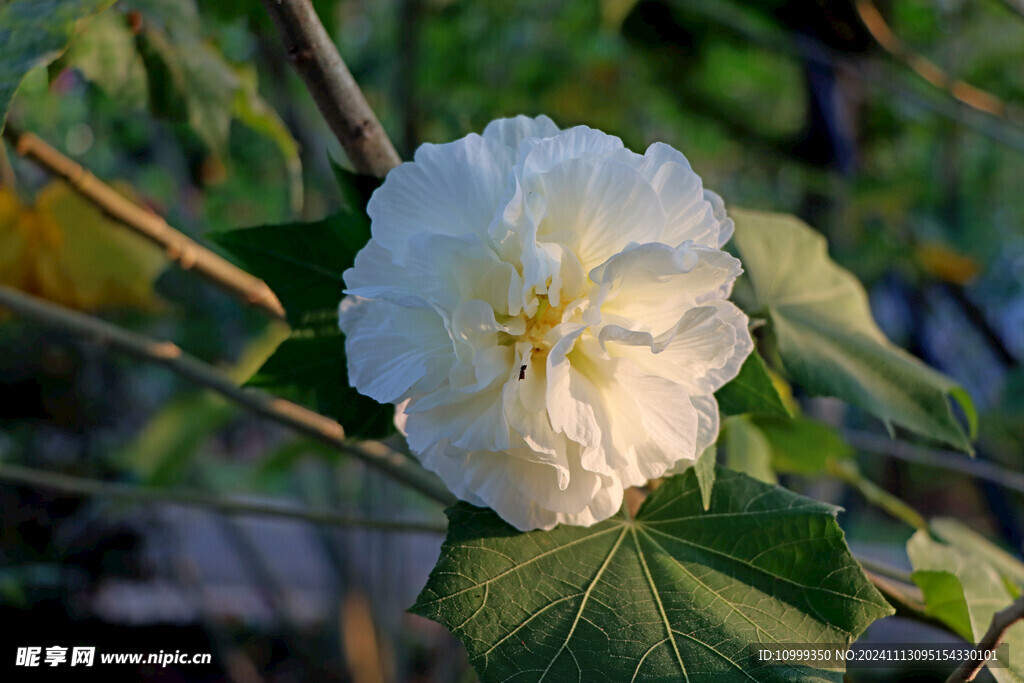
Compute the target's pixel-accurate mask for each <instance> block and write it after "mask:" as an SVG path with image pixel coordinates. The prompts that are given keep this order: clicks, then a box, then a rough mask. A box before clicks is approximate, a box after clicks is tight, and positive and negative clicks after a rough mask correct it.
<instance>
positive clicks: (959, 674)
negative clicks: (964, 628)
mask: <svg viewBox="0 0 1024 683" xmlns="http://www.w3.org/2000/svg"><path fill="white" fill-rule="evenodd" d="M1021 619H1024V596H1022V597H1019V598H1017V599H1016V600H1015V601H1014V602H1013V603H1012V604H1011V605H1010V606H1009V607H1006V608H1004V609H1001V610H999V611H998V612H996V613H995V614H993V615H992V623H991V624H990V625H989V627H988V630H987V631H985V635H983V636H982V637H981V640H979V641H978V644H977V645H976V646H975V648H974V649H975V650H977V651H978V652H987V651H989V650H993V649H995V647H996V646H997V645H999V643H1001V642H1002V641H1003V638H1005V637H1006V632H1007V631H1008V630H1010V627H1011V626H1013V625H1014V624H1016V623H1017V622H1018V621H1020V620H1021ZM983 666H985V659H984V658H979V659H977V660H971V659H967V660H964V662H963V663H962V664H960V666H958V667H957V668H956V670H955V671H954V672H953V673H952V674H951V675H950V676H949V678H947V679H946V683H957V681H973V680H974V677H975V676H977V675H978V672H979V671H981V667H983Z"/></svg>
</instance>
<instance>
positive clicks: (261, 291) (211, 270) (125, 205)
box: [3, 123, 284, 319]
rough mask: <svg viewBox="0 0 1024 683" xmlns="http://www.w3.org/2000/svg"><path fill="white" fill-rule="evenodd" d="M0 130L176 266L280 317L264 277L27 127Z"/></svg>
mask: <svg viewBox="0 0 1024 683" xmlns="http://www.w3.org/2000/svg"><path fill="white" fill-rule="evenodd" d="M3 134H4V137H5V138H7V139H8V140H9V141H10V143H11V145H12V146H13V147H14V150H15V152H17V154H18V155H20V156H23V157H27V158H29V159H32V160H33V161H35V162H36V163H38V164H39V165H40V166H42V167H43V168H45V169H46V170H47V171H48V172H50V173H51V174H53V175H55V176H57V177H59V178H61V179H63V180H64V181H66V182H67V183H68V184H69V185H71V187H72V188H73V189H74V190H75V191H76V192H78V193H79V194H80V195H82V196H83V197H85V198H86V199H88V200H89V201H91V202H92V203H93V204H95V205H96V206H98V207H99V208H100V209H101V210H102V211H103V212H104V213H106V214H107V215H108V216H110V217H111V218H112V219H114V220H115V221H117V222H118V223H120V224H122V225H124V226H125V227H127V228H129V229H130V230H132V231H133V232H135V233H137V234H139V235H142V236H143V237H145V238H146V239H148V240H150V241H151V242H153V243H155V244H156V245H157V246H159V247H161V248H162V249H163V250H164V252H165V253H166V254H167V257H168V258H169V259H171V261H173V262H174V263H176V264H177V265H178V266H180V267H181V268H183V269H185V270H194V271H195V272H197V273H199V274H200V275H202V276H204V277H205V278H207V279H208V280H210V281H211V282H213V283H215V284H217V285H218V286H220V287H222V288H223V289H225V290H227V291H228V292H231V293H232V294H234V295H236V296H238V297H239V298H241V299H242V300H243V301H245V302H246V303H247V304H249V305H251V306H255V307H256V308H259V309H260V310H262V311H264V312H266V313H268V314H270V315H271V316H273V317H275V318H280V319H284V307H282V306H281V302H280V301H278V299H277V295H275V294H274V292H273V291H272V290H271V289H270V287H269V286H267V283H265V282H264V281H263V280H260V279H259V278H257V277H254V276H253V275H250V274H249V273H247V272H245V271H244V270H242V269H241V268H238V267H237V266H235V265H234V264H232V263H231V262H230V261H227V260H226V259H224V258H222V257H220V256H218V255H217V254H215V253H214V252H212V251H210V250H209V249H207V248H206V247H204V246H202V245H201V244H199V243H198V242H196V241H195V240H193V239H192V238H190V237H188V236H187V235H185V234H183V233H181V232H179V231H178V230H175V229H174V228H172V227H171V226H170V225H168V223H167V221H165V220H164V219H163V218H161V217H160V216H158V215H156V214H155V213H152V212H150V211H147V210H146V209H144V208H142V207H141V206H139V205H137V204H135V203H134V202H131V201H129V200H128V199H126V198H125V197H124V196H123V195H121V194H120V193H118V192H117V191H116V190H114V189H113V188H111V187H110V186H109V185H107V184H105V183H104V182H103V181H101V180H100V179H99V178H97V177H96V176H94V175H93V174H92V173H90V172H89V171H88V170H86V169H84V168H82V167H81V166H80V165H78V164H77V163H75V162H74V161H72V160H71V159H69V158H68V157H66V156H64V155H63V154H61V153H60V152H59V151H58V150H56V149H54V148H53V147H51V146H50V145H48V144H47V143H46V142H44V141H43V140H42V139H40V138H39V137H37V136H35V135H33V134H32V133H22V132H19V131H18V130H17V129H16V128H15V127H13V126H12V125H11V124H10V123H8V124H7V127H6V128H5V129H4V133H3Z"/></svg>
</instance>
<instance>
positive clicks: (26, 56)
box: [0, 0, 114, 130]
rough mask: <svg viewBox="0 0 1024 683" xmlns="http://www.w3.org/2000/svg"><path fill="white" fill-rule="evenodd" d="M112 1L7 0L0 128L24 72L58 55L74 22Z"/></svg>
mask: <svg viewBox="0 0 1024 683" xmlns="http://www.w3.org/2000/svg"><path fill="white" fill-rule="evenodd" d="M112 4H114V0H10V2H8V3H7V4H6V5H3V6H2V7H0V46H2V47H0V130H3V127H4V124H5V123H6V121H7V111H8V109H10V106H11V99H12V98H13V97H14V93H15V91H17V89H18V86H19V85H21V81H22V79H24V78H25V74H27V73H28V72H29V71H31V70H32V69H33V68H35V67H37V66H45V65H47V64H49V63H50V62H52V61H53V60H55V59H56V58H57V57H59V56H60V54H61V53H62V52H64V50H65V49H66V48H67V46H68V42H70V40H71V37H72V36H73V35H74V31H75V23H76V22H77V21H78V20H79V19H83V18H85V17H88V16H90V15H93V14H96V13H97V12H101V11H103V10H105V9H106V8H108V7H110V6H111V5H112Z"/></svg>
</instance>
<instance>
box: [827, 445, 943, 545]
mask: <svg viewBox="0 0 1024 683" xmlns="http://www.w3.org/2000/svg"><path fill="white" fill-rule="evenodd" d="M826 471H827V472H828V473H829V474H830V475H831V476H833V477H835V478H836V479H839V480H840V481H842V482H844V483H846V484H847V485H849V486H850V487H851V488H853V489H856V490H857V491H858V492H860V494H861V495H862V496H864V498H865V499H866V500H867V501H868V503H870V504H872V505H874V506H875V507H878V508H880V509H882V510H884V511H885V512H887V513H889V514H890V515H892V516H893V517H895V518H896V519H899V520H901V521H903V522H906V523H907V524H909V525H910V526H912V527H914V528H915V529H921V530H927V529H928V522H927V521H926V520H925V518H924V517H922V516H921V514H920V513H919V512H918V511H917V510H915V509H914V508H912V507H910V506H909V505H907V504H906V503H904V502H903V501H902V500H900V499H899V498H897V497H896V496H894V495H892V494H891V493H889V492H888V491H886V490H885V489H883V488H882V487H881V486H879V485H878V484H876V483H874V482H873V481H871V480H870V479H868V478H867V477H865V476H864V475H863V474H861V472H860V470H859V469H857V465H856V464H854V463H853V462H850V461H849V460H834V459H830V460H829V461H828V465H827V470H826Z"/></svg>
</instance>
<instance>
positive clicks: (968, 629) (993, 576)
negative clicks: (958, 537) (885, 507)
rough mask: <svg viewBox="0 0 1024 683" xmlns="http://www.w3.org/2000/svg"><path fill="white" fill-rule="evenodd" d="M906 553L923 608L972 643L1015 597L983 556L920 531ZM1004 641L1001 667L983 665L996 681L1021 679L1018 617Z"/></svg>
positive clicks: (1023, 643) (1022, 644)
mask: <svg viewBox="0 0 1024 683" xmlns="http://www.w3.org/2000/svg"><path fill="white" fill-rule="evenodd" d="M907 555H909V556H910V564H911V565H912V566H913V567H914V573H913V574H912V575H911V576H912V578H913V579H914V583H916V584H917V585H918V587H919V588H920V589H921V592H922V593H923V594H924V599H925V606H926V609H927V612H928V614H930V615H932V616H934V617H935V618H937V619H939V620H941V621H942V622H943V623H945V624H946V625H947V626H949V627H950V628H952V629H953V630H954V631H956V632H957V633H958V634H960V635H961V636H963V637H964V638H965V639H966V640H968V641H970V642H972V643H977V642H978V640H980V639H981V637H982V636H983V635H984V634H985V631H986V630H988V627H989V624H990V623H991V622H992V615H994V614H995V613H996V612H997V611H999V610H1001V609H1003V608H1005V607H1007V606H1009V604H1010V603H1011V602H1013V600H1014V598H1015V596H1014V595H1013V593H1011V592H1010V590H1009V587H1008V586H1007V585H1006V583H1005V582H1004V581H1003V577H1002V576H1001V575H1000V573H999V572H998V571H997V570H996V569H995V568H994V567H993V566H992V565H991V564H989V563H987V562H986V561H985V558H984V557H982V556H979V555H977V554H975V553H971V552H965V551H964V550H961V549H959V548H955V547H953V546H950V545H946V544H944V543H940V542H938V541H935V540H933V539H932V538H931V537H930V536H929V535H928V533H927V532H925V531H918V532H917V533H916V534H914V535H913V536H912V537H911V539H910V541H908V542H907ZM1004 642H1005V643H1007V644H1008V645H1009V648H1008V653H1007V657H1008V658H1009V661H1008V662H1007V666H1006V668H998V669H997V668H991V669H989V671H990V672H991V673H992V676H993V677H994V678H995V679H996V680H997V681H999V683H1011V682H1012V683H1020V681H1022V680H1024V622H1018V623H1017V624H1015V625H1014V626H1012V627H1010V629H1009V630H1008V631H1007V632H1006V638H1005V639H1004Z"/></svg>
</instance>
